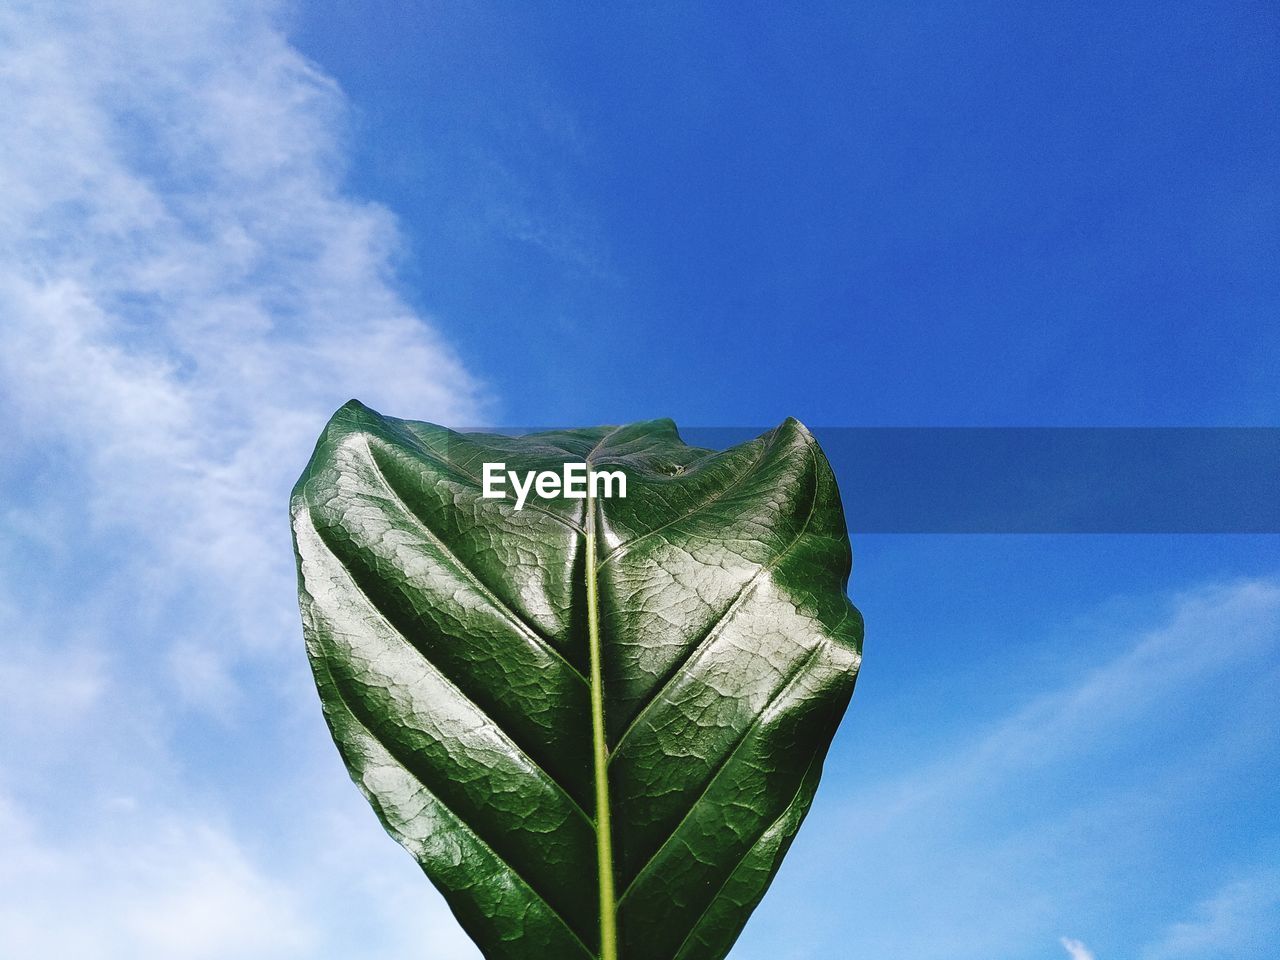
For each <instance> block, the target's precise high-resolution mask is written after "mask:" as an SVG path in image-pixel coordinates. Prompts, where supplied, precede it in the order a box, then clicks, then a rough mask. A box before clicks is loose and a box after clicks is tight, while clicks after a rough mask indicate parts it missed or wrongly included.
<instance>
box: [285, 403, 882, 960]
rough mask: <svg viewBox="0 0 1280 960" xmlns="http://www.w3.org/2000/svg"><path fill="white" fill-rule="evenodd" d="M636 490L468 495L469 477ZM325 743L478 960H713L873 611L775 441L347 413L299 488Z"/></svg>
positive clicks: (847, 676)
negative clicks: (559, 477)
mask: <svg viewBox="0 0 1280 960" xmlns="http://www.w3.org/2000/svg"><path fill="white" fill-rule="evenodd" d="M495 462H502V463H505V464H506V465H507V469H508V470H515V471H518V472H520V473H521V474H523V472H524V471H527V470H549V469H550V470H556V471H557V472H558V471H559V470H560V469H561V466H562V465H563V464H564V463H566V462H576V463H583V462H586V463H589V464H590V465H591V468H592V469H595V470H600V471H604V470H619V469H620V470H622V471H623V472H624V473H625V475H626V477H627V495H626V497H625V498H618V497H614V498H611V499H606V498H604V497H602V496H592V497H588V498H587V499H586V500H582V499H577V500H575V499H567V498H556V499H538V498H537V497H536V496H535V495H531V496H530V498H529V500H528V501H527V502H526V504H525V505H524V508H523V509H522V510H516V509H515V508H514V501H513V500H512V499H505V500H499V499H492V498H488V499H486V498H483V497H482V496H481V492H482V490H481V478H482V474H483V464H485V463H495ZM292 513H293V529H294V541H295V546H296V550H297V555H298V571H299V574H298V579H299V593H300V597H301V607H302V616H303V623H304V626H305V633H306V639H307V650H308V653H309V655H310V659H311V665H312V667H313V669H314V671H315V677H316V684H317V686H318V688H319V691H320V698H321V702H322V704H323V707H324V713H325V717H326V719H327V720H328V723H329V727H330V729H331V730H332V732H333V737H334V740H335V741H336V743H337V745H338V749H339V750H340V751H341V753H342V757H343V759H344V760H345V761H346V764H347V767H348V769H349V770H350V772H351V776H352V778H353V779H354V780H355V782H356V783H357V785H358V786H359V787H360V789H361V790H362V791H363V792H364V794H365V796H366V797H367V798H368V800H369V802H370V804H372V805H373V808H374V810H375V811H376V812H377V814H378V816H379V818H380V819H381V820H382V823H383V825H384V826H385V827H386V829H387V831H388V832H389V833H390V834H391V835H392V836H393V837H395V839H396V840H398V841H399V842H400V843H401V844H402V845H403V846H404V847H405V848H407V849H408V850H409V852H410V853H412V854H413V856H414V857H415V858H417V860H418V862H419V863H420V864H421V865H422V868H423V870H424V871H426V873H427V875H428V876H429V877H430V878H431V880H432V881H433V882H434V883H435V885H436V886H437V887H438V888H439V889H440V890H441V892H442V893H443V894H444V896H445V897H446V898H447V900H448V902H449V904H450V906H451V907H452V909H453V911H454V913H455V915H456V916H457V918H458V920H459V921H460V922H461V924H462V925H463V927H465V928H466V930H467V932H468V933H469V934H470V935H471V937H472V938H473V939H474V940H475V941H476V943H477V944H479V946H480V949H481V950H482V951H483V953H484V955H485V956H486V957H488V958H490V960H589V958H591V960H719V958H722V957H724V956H725V954H727V953H728V951H729V948H730V947H731V946H732V945H733V942H734V940H735V939H736V938H737V936H738V933H739V932H740V931H741V929H742V926H743V924H745V923H746V920H747V917H748V916H749V915H750V913H751V911H752V910H753V909H754V907H755V905H756V904H757V903H758V902H759V900H760V897H761V896H763V894H764V891H765V888H766V887H767V886H768V885H769V882H770V881H771V880H772V878H773V875H774V873H775V872H776V871H777V869H778V865H779V863H780V862H781V860H782V857H783V855H784V854H785V853H786V850H787V847H788V846H789V845H790V843H791V840H792V838H793V836H794V835H795V832H796V830H797V829H798V828H799V826H800V822H801V820H802V819H803V818H804V815H805V813H806V811H807V810H808V808H809V804H810V801H811V800H812V798H813V792H814V789H815V788H816V786H817V782H818V775H819V773H820V770H821V767H822V761H823V758H824V756H825V754H826V751H827V747H828V745H829V743H830V741H831V737H832V735H833V734H834V732H835V728H836V725H837V723H838V722H839V720H840V717H841V715H842V714H843V712H844V709H845V707H846V705H847V703H848V700H849V696H850V695H851V693H852V691H853V684H854V677H855V675H856V673H857V670H858V664H859V661H860V659H861V645H862V618H861V617H860V616H859V614H858V612H857V610H855V609H854V607H853V606H852V605H851V604H850V603H849V601H848V599H847V597H846V595H845V586H846V583H847V581H848V576H849V565H850V556H849V540H848V534H847V533H846V530H845V524H844V516H843V513H842V510H841V507H840V499H839V494H838V493H837V491H836V485H835V480H834V478H833V476H832V473H831V468H830V466H829V465H828V463H827V461H826V458H825V457H824V456H823V454H822V452H821V450H820V449H819V448H818V445H817V443H816V442H815V441H814V439H813V437H812V436H811V435H810V434H809V432H808V431H807V430H805V428H804V427H803V426H801V425H800V424H799V423H798V422H797V421H795V420H787V421H786V422H785V423H783V424H782V425H781V426H779V427H777V428H776V429H774V430H771V431H769V432H768V433H766V434H764V435H763V436H761V437H759V438H758V439H756V440H753V441H751V442H750V443H745V444H742V445H741V446H737V447H733V448H732V449H729V450H725V451H723V452H715V451H711V450H703V449H698V448H695V447H689V446H686V445H685V444H684V443H683V442H682V441H681V440H680V437H679V435H678V434H677V432H676V427H675V424H674V423H672V422H671V421H669V420H655V421H650V422H646V423H636V424H631V425H629V426H623V427H616V428H604V427H601V428H592V429H584V430H568V431H561V432H554V433H542V434H534V435H530V436H522V437H503V436H497V435H493V434H474V433H469V434H460V433H454V432H452V431H450V430H446V429H444V428H443V427H437V426H434V425H431V424H427V423H417V422H413V421H408V420H396V419H392V418H390V417H383V416H380V415H379V414H377V413H375V412H373V411H372V410H370V409H368V408H367V407H364V406H362V405H361V404H359V403H357V402H355V401H352V402H351V403H348V404H347V405H346V406H344V407H343V408H342V409H341V410H339V411H338V412H337V413H336V414H335V415H334V417H333V419H332V420H331V421H330V422H329V424H328V426H327V427H326V429H325V431H324V434H323V436H322V437H321V438H320V442H319V444H318V445H317V447H316V451H315V454H314V455H313V457H312V459H311V462H310V463H309V464H308V466H307V469H306V471H305V472H304V473H303V475H302V478H301V479H300V480H299V481H298V485H297V487H296V488H295V490H294V494H293V501H292Z"/></svg>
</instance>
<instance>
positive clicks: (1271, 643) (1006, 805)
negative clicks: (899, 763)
mask: <svg viewBox="0 0 1280 960" xmlns="http://www.w3.org/2000/svg"><path fill="white" fill-rule="evenodd" d="M1152 622H1153V626H1151V627H1150V628H1149V629H1145V630H1143V631H1141V632H1139V633H1136V634H1135V633H1133V632H1132V629H1131V628H1128V632H1122V631H1120V630H1118V629H1117V630H1113V631H1109V630H1108V628H1107V627H1106V626H1105V625H1102V624H1095V628H1096V629H1097V630H1099V631H1100V634H1101V636H1102V637H1103V638H1104V639H1103V640H1101V641H1100V640H1098V639H1097V638H1089V637H1085V636H1075V637H1073V638H1072V640H1073V642H1072V644H1071V645H1070V646H1069V647H1067V648H1065V649H1064V650H1063V659H1062V661H1061V668H1062V669H1061V672H1062V674H1063V675H1064V676H1063V680H1062V681H1061V685H1060V686H1058V687H1057V688H1056V689H1047V690H1046V689H1043V688H1041V689H1040V690H1039V692H1036V691H1035V690H1034V689H1028V685H1027V683H1026V682H1025V680H1022V679H1021V678H1015V679H1013V680H1012V681H1011V683H1012V686H1011V687H1010V689H1009V696H1010V699H1011V700H1013V702H1014V704H1015V705H1014V706H1013V707H1012V708H1011V709H1010V710H1009V711H1008V712H1007V713H1006V714H1005V715H1004V716H1003V717H998V718H996V719H994V720H992V721H987V722H985V723H982V724H975V725H974V728H973V729H972V730H966V728H965V727H963V726H961V727H960V728H958V729H956V730H954V731H952V732H953V734H954V736H953V738H952V739H951V740H950V741H949V743H948V745H947V749H946V750H945V751H942V752H940V753H938V754H936V755H935V756H934V757H933V759H926V760H925V761H924V762H922V763H920V764H919V765H917V766H915V767H914V768H910V769H908V770H907V772H906V773H904V774H902V775H901V776H897V777H895V778H893V779H891V780H888V781H880V782H875V781H873V782H872V783H870V784H867V785H865V786H858V785H857V784H858V782H859V775H858V773H857V772H856V768H855V772H853V773H850V774H847V775H846V779H845V780H844V783H846V784H850V786H848V787H846V793H845V794H844V795H843V796H841V795H840V793H838V792H836V791H838V790H839V787H838V786H834V785H833V783H832V781H831V780H830V779H829V780H828V783H827V786H826V790H827V792H826V794H825V795H824V797H823V801H822V803H820V804H819V806H818V808H817V809H816V810H815V813H814V815H813V816H812V817H811V819H810V825H809V827H808V830H809V832H808V833H807V834H805V833H802V834H801V837H800V839H799V840H798V842H797V846H796V852H795V854H794V855H795V856H797V857H799V858H803V859H801V860H800V861H799V865H795V862H793V865H792V868H791V869H793V870H795V871H796V873H795V874H794V875H795V876H797V877H799V876H804V875H806V874H807V875H810V876H812V875H822V876H824V877H828V878H830V882H828V883H824V884H823V885H822V886H821V888H820V889H817V888H815V887H813V886H812V885H808V886H803V885H802V886H799V887H797V888H794V889H792V890H791V894H792V895H791V896H790V897H789V898H787V897H785V895H780V897H781V898H780V899H775V900H773V901H772V902H770V901H769V900H766V901H765V905H764V908H763V913H762V917H763V919H762V923H761V924H758V925H757V927H756V930H757V935H759V932H760V931H761V929H762V928H765V929H772V927H771V926H769V925H770V924H772V923H774V922H775V921H776V924H777V929H778V930H779V931H780V932H779V934H778V936H779V938H780V939H781V938H784V937H785V930H787V929H789V928H791V927H793V926H795V925H797V924H799V925H801V926H807V925H811V926H812V927H814V928H815V929H818V930H822V929H824V928H831V927H832V925H835V924H844V923H849V924H853V925H854V926H856V936H855V937H854V939H853V941H852V942H851V946H850V950H851V951H852V950H854V949H855V947H856V949H857V950H860V951H862V952H865V953H866V954H867V955H874V956H881V957H886V958H899V957H900V958H904V960H905V958H912V960H933V958H937V960H942V958H947V960H958V958H973V960H978V958H983V957H991V956H1020V955H1028V956H1030V955H1034V954H1035V953H1036V952H1037V951H1041V952H1042V951H1043V950H1044V948H1045V945H1046V944H1053V943H1055V942H1058V941H1059V938H1060V936H1061V931H1062V930H1063V929H1064V928H1067V929H1070V924H1072V923H1074V922H1077V921H1078V919H1079V917H1081V916H1088V917H1089V918H1090V922H1091V923H1092V924H1094V925H1099V924H1106V925H1111V924H1115V925H1118V926H1123V927H1126V928H1131V927H1133V926H1138V927H1139V928H1141V926H1142V924H1143V923H1144V922H1146V923H1150V922H1152V921H1153V919H1154V918H1155V917H1158V916H1159V901H1160V898H1161V897H1166V898H1167V896H1168V890H1164V891H1163V893H1161V894H1159V895H1157V894H1156V893H1154V892H1152V891H1150V890H1147V889H1145V888H1144V889H1143V890H1138V888H1136V887H1135V886H1134V884H1133V882H1132V877H1133V875H1134V873H1135V872H1138V873H1144V874H1146V875H1149V876H1151V877H1153V878H1159V877H1160V876H1161V875H1162V871H1164V870H1167V869H1168V867H1169V865H1170V863H1171V862H1172V863H1176V862H1179V861H1177V860H1172V861H1171V860H1168V859H1166V858H1168V857H1178V856H1184V855H1185V852H1184V851H1183V850H1182V849H1181V848H1180V847H1178V846H1177V845H1175V844H1171V842H1170V840H1169V838H1170V836H1177V835H1178V834H1179V832H1180V831H1183V830H1186V829H1188V828H1189V826H1188V821H1190V822H1191V823H1199V820H1198V819H1197V814H1196V813H1194V812H1193V811H1198V810H1200V808H1199V807H1198V806H1195V805H1194V801H1195V800H1196V798H1199V797H1200V796H1202V795H1203V794H1204V793H1205V791H1206V790H1209V789H1214V787H1211V786H1210V785H1217V784H1220V783H1222V784H1224V785H1226V786H1228V787H1229V785H1230V784H1231V782H1232V781H1233V780H1236V779H1238V778H1240V777H1242V776H1247V775H1249V774H1248V772H1249V771H1251V770H1253V769H1254V768H1255V767H1256V765H1257V763H1258V759H1257V758H1258V756H1259V755H1260V754H1259V751H1266V750H1269V749H1271V747H1270V746H1269V744H1270V740H1269V739H1268V738H1267V735H1266V733H1265V731H1267V730H1274V729H1275V726H1274V724H1275V717H1276V712H1275V701H1274V687H1273V684H1274V682H1275V680H1276V677H1277V672H1276V671H1277V666H1276V661H1277V656H1278V655H1280V581H1277V580H1275V579H1255V580H1242V581H1235V582H1231V583H1226V584H1218V585H1213V586H1206V587H1202V588H1199V589H1195V590H1191V591H1187V592H1184V593H1182V594H1181V595H1177V596H1174V597H1172V598H1171V599H1170V600H1169V601H1168V603H1167V606H1166V609H1165V610H1164V612H1163V613H1157V614H1153V615H1152ZM1101 651H1108V652H1107V655H1106V656H1100V655H1099V654H1100V652H1101ZM1086 656H1087V659H1082V658H1083V657H1086ZM1089 661H1093V662H1094V663H1095V665H1094V666H1093V667H1092V668H1088V667H1085V668H1083V669H1082V667H1081V665H1082V664H1083V663H1087V662H1089ZM956 695H957V696H962V695H963V694H962V693H960V692H958V693H957V694H956ZM1019 701H1021V702H1020V704H1019ZM922 709H927V707H922ZM854 729H855V730H856V723H855V728H854ZM854 740H855V741H856V734H855V736H854ZM1262 755H1264V756H1266V755H1269V754H1262ZM853 756H854V757H856V756H857V750H856V747H855V748H853ZM847 757H848V755H846V759H847ZM1224 799H1225V798H1224ZM1219 812H1220V814H1221V815H1223V816H1225V815H1226V814H1227V812H1228V811H1227V809H1226V808H1222V809H1220V811H1219ZM1241 815H1242V816H1243V815H1244V814H1241ZM1261 829H1262V828H1260V830H1261ZM815 837H816V838H818V839H815ZM1157 883H1158V879H1153V880H1149V881H1148V882H1147V885H1146V886H1147V887H1151V886H1153V885H1155V884H1157ZM782 889H783V890H786V889H788V888H787V880H786V872H785V871H784V878H783V887H782ZM1139 917H1141V918H1142V919H1139ZM822 936H826V937H832V938H835V937H837V936H839V934H837V933H836V932H835V931H834V929H832V930H830V932H828V933H826V934H823V935H822ZM1063 946H1064V948H1065V946H1066V945H1065V944H1064V945H1063ZM755 948H756V949H758V950H759V951H760V952H759V953H758V954H750V953H748V954H747V956H752V955H759V956H765V955H767V954H768V951H770V950H775V949H777V950H781V949H783V948H782V946H781V944H771V943H770V942H769V941H768V940H767V939H763V940H762V939H757V941H756V947H755ZM1134 949H1135V950H1136V949H1137V945H1136V944H1135V945H1134ZM1083 955H1084V954H1082V956H1083ZM1261 955H1262V954H1258V953H1254V954H1241V956H1251V957H1252V956H1261Z"/></svg>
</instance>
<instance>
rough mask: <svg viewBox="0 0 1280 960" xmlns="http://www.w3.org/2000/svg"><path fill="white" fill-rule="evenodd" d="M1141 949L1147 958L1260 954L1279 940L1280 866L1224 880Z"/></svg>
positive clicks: (1205, 959)
mask: <svg viewBox="0 0 1280 960" xmlns="http://www.w3.org/2000/svg"><path fill="white" fill-rule="evenodd" d="M1192 912H1193V917H1192V918H1191V919H1188V920H1183V921H1180V922H1178V923H1175V924H1173V925H1171V926H1170V927H1169V929H1167V930H1166V931H1164V933H1163V934H1162V935H1161V937H1160V938H1159V939H1158V940H1157V941H1156V942H1155V943H1153V944H1151V945H1149V946H1147V947H1146V948H1145V949H1144V950H1143V951H1142V957H1143V960H1226V958H1228V957H1260V956H1265V955H1267V954H1269V953H1271V952H1272V951H1273V950H1274V947H1275V944H1276V941H1277V940H1278V939H1280V869H1276V868H1274V867H1266V868H1260V869H1257V870H1255V871H1253V872H1251V873H1249V874H1247V875H1246V876H1244V877H1241V878H1239V879H1236V880H1233V881H1231V882H1230V883H1227V884H1225V885H1224V886H1223V887H1222V888H1221V889H1220V890H1218V891H1217V892H1216V893H1214V894H1213V895H1212V896H1210V897H1209V898H1207V899H1206V900H1204V901H1202V902H1201V903H1199V904H1197V905H1196V906H1195V909H1194V910H1193V911H1192Z"/></svg>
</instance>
